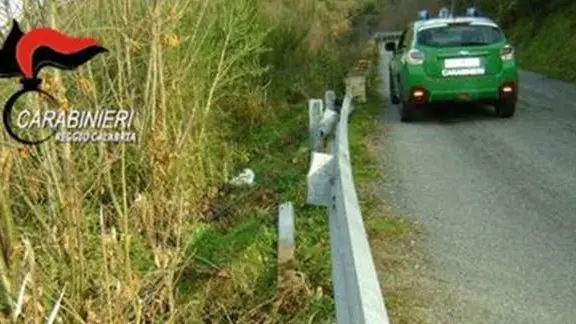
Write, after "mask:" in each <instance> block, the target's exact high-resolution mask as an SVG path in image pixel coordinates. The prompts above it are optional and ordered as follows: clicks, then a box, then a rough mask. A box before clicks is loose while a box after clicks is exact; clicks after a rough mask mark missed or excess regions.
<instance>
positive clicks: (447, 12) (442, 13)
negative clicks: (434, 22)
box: [438, 7, 450, 18]
mask: <svg viewBox="0 0 576 324" xmlns="http://www.w3.org/2000/svg"><path fill="white" fill-rule="evenodd" d="M438 18H450V10H448V8H446V7H443V8H442V9H440V10H439V11H438Z"/></svg>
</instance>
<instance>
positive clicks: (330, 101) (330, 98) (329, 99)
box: [324, 90, 336, 111]
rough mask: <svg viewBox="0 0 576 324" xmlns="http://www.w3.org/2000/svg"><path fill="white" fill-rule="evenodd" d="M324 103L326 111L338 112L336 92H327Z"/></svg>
mask: <svg viewBox="0 0 576 324" xmlns="http://www.w3.org/2000/svg"><path fill="white" fill-rule="evenodd" d="M324 103H325V105H326V110H334V111H336V92H334V90H328V91H326V94H325V95H324Z"/></svg>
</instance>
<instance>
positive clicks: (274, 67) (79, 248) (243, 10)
mask: <svg viewBox="0 0 576 324" xmlns="http://www.w3.org/2000/svg"><path fill="white" fill-rule="evenodd" d="M25 3H26V5H27V10H26V12H27V14H28V20H27V22H28V25H31V26H39V25H53V26H55V27H58V28H59V29H61V30H63V31H66V32H70V33H72V34H75V35H90V36H93V37H96V38H97V39H99V40H100V41H101V43H102V44H103V45H104V46H105V47H106V48H108V50H109V52H108V53H106V54H102V55H101V56H98V57H97V58H96V59H94V60H93V61H92V62H90V63H89V64H87V65H85V66H83V67H82V68H80V69H79V70H77V71H74V72H72V73H68V72H65V73H58V72H56V71H54V70H49V69H45V71H44V72H43V74H42V78H44V81H45V82H44V86H45V87H47V89H48V90H49V91H50V93H52V94H55V95H56V97H57V98H58V99H59V102H60V107H58V109H94V108H96V107H100V108H102V107H111V108H124V109H134V110H135V111H136V112H137V117H136V118H137V120H136V128H137V129H136V131H137V133H138V143H137V144H126V145H121V144H119V145H112V144H93V145H92V144H90V145H75V144H65V145H63V144H57V143H54V142H49V143H46V144H42V145H40V146H38V147H33V148H22V147H18V146H17V145H15V144H14V143H12V142H11V141H10V140H9V139H8V138H7V137H6V136H4V138H2V139H1V140H2V145H1V146H0V177H1V179H2V181H1V182H0V225H1V226H0V234H1V236H0V251H1V253H0V322H4V321H15V322H22V321H24V322H26V323H41V322H45V321H46V320H47V319H49V318H52V319H53V320H54V321H60V322H65V323H72V322H79V323H127V322H133V323H158V322H167V323H202V322H208V323H229V322H234V323H277V322H282V323H289V322H297V323H300V322H302V321H308V320H310V321H314V322H317V321H322V320H323V319H326V318H329V317H330V315H331V308H330V307H331V298H330V297H329V294H330V291H329V288H327V287H330V282H329V271H327V269H328V265H327V263H326V262H325V261H326V255H325V254H323V253H322V252H321V250H317V247H318V246H317V245H316V244H309V245H307V244H306V243H309V242H315V240H316V239H320V240H322V239H325V236H322V235H318V233H317V232H313V231H312V229H315V228H316V227H317V226H316V223H313V222H312V223H310V224H309V226H310V229H311V231H310V233H306V232H305V233H306V234H304V235H303V237H301V238H299V240H301V242H302V243H304V244H302V245H303V246H304V247H303V248H301V249H300V251H299V253H300V257H302V256H306V255H308V256H309V258H303V260H302V261H301V264H300V265H299V267H300V270H301V273H302V274H305V275H303V276H301V277H300V279H298V280H300V281H299V282H300V284H298V285H295V286H294V289H292V290H291V291H283V292H280V293H278V294H277V293H276V292H275V291H274V289H270V288H269V286H270V285H271V284H273V283H274V279H272V278H274V277H275V276H274V239H275V238H274V235H275V233H274V229H275V222H274V213H275V208H276V206H277V204H278V203H279V199H280V198H285V197H293V198H294V199H296V200H298V199H300V198H301V194H302V193H301V188H299V189H298V190H297V191H296V192H294V190H293V189H291V188H292V187H294V186H301V185H302V183H300V182H297V180H298V179H300V178H301V174H304V173H303V169H305V168H306V159H305V156H306V154H305V152H302V151H299V149H300V147H301V145H302V143H305V142H306V141H305V138H300V141H295V138H299V137H301V136H302V134H301V133H303V132H302V130H303V129H302V121H303V119H302V117H303V118H305V117H306V115H305V112H304V111H302V112H299V113H298V114H297V115H293V114H292V111H293V110H292V109H294V106H290V105H288V104H287V103H286V101H290V100H291V99H290V98H289V96H295V98H296V102H299V103H301V101H298V100H300V99H301V98H305V97H306V96H309V95H313V94H315V93H319V91H323V90H325V88H326V85H327V84H328V82H329V81H330V80H334V79H335V78H336V77H338V76H340V75H341V74H342V72H343V71H345V69H346V68H345V65H346V63H345V62H346V61H345V59H347V58H349V57H350V55H352V54H351V53H353V52H354V47H353V46H352V45H350V46H349V47H347V48H343V47H342V46H341V45H342V44H343V43H342V40H341V39H342V38H343V37H344V36H345V35H346V33H347V32H348V31H349V29H350V24H349V21H348V19H349V18H350V15H352V14H354V10H356V9H357V8H359V7H361V4H362V1H353V0H348V1H329V0H326V1H313V0H301V1H296V2H294V1H285V0H261V1H257V0H246V1H224V0H217V1H200V0H173V1H143V0H90V1H87V0H83V1H81V0H77V1H73V2H66V3H65V4H62V5H56V2H50V1H44V2H43V3H45V5H38V4H37V3H35V2H33V1H25ZM326 53H328V54H326ZM342 66H344V68H342ZM301 71H305V72H302V73H301ZM0 86H1V88H0V89H1V90H0V97H2V98H5V97H6V96H7V95H9V93H10V92H12V91H13V90H14V89H15V87H16V82H14V80H2V81H1V84H0ZM34 100H35V99H30V101H29V103H31V104H34V103H35V101H34ZM34 107H37V108H38V107H39V106H36V105H35V106H34ZM304 120H305V119H304ZM278 125H282V126H284V128H278ZM304 129H305V124H304ZM248 139H249V140H248ZM250 141H259V143H261V145H262V146H261V147H262V148H264V147H267V146H270V147H272V148H269V149H268V151H266V150H263V151H261V150H260V148H256V147H254V146H253V145H252V144H250ZM294 141H295V142H294ZM273 149H274V150H273ZM286 152H294V154H293V155H292V156H291V158H290V160H289V161H285V160H286V159H285V158H284V157H285V154H286ZM269 155H271V156H269ZM270 158H272V159H274V160H273V161H272V162H270V161H269V159H270ZM246 163H250V164H251V165H256V166H257V167H255V168H258V167H259V168H260V169H256V170H257V172H259V175H260V177H261V178H259V179H262V178H266V177H267V176H269V180H268V181H261V184H260V185H259V186H258V187H257V188H254V189H252V190H244V191H240V192H236V191H234V190H233V189H231V188H228V187H227V186H225V185H223V184H224V183H225V181H226V180H227V179H228V178H229V177H230V175H231V173H233V172H235V171H236V169H237V167H238V166H239V165H242V164H246ZM292 167H293V168H294V172H293V173H290V170H291V169H292ZM267 168H269V169H267ZM278 170H282V171H283V172H281V173H279V174H278ZM275 177H276V178H275ZM283 181H284V182H283ZM280 184H281V185H280ZM246 201H249V202H250V203H246ZM305 213H310V215H316V216H318V214H314V213H315V211H304V212H303V215H304V214H305ZM311 219H313V218H311ZM318 222H321V220H318ZM303 226H306V225H303ZM316 231H319V230H316ZM308 235H310V237H308ZM324 235H325V234H324ZM322 287H324V288H322ZM319 289H320V290H319ZM322 291H324V292H322Z"/></svg>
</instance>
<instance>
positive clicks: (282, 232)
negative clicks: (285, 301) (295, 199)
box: [278, 202, 295, 286]
mask: <svg viewBox="0 0 576 324" xmlns="http://www.w3.org/2000/svg"><path fill="white" fill-rule="evenodd" d="M294 231H295V230H294V207H293V206H292V202H285V203H283V204H281V205H280V207H279V211H278V285H279V286H283V285H284V284H285V283H286V281H287V280H288V279H289V278H290V277H291V276H292V274H291V273H290V272H292V271H294V269H295V263H294Z"/></svg>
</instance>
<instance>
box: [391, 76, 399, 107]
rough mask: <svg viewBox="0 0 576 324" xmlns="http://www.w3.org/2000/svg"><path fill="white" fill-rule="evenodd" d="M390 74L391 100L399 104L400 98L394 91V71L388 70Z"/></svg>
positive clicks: (394, 103)
mask: <svg viewBox="0 0 576 324" xmlns="http://www.w3.org/2000/svg"><path fill="white" fill-rule="evenodd" d="M388 73H389V74H388V75H389V76H390V82H389V84H390V89H389V91H390V101H391V102H392V104H393V105H397V104H399V103H400V98H399V97H398V96H397V95H396V92H395V91H394V81H393V77H392V71H389V72H388Z"/></svg>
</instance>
